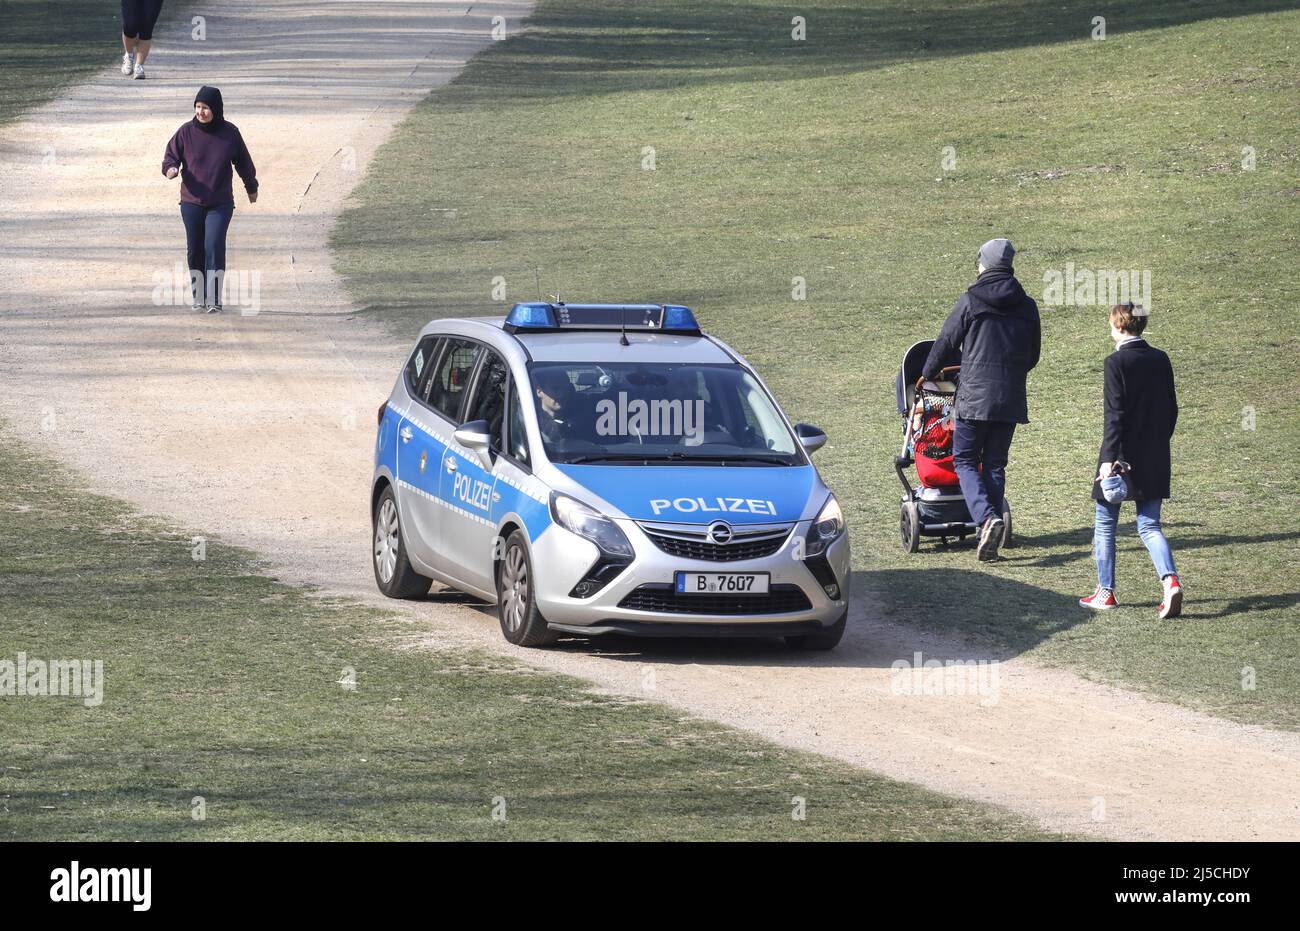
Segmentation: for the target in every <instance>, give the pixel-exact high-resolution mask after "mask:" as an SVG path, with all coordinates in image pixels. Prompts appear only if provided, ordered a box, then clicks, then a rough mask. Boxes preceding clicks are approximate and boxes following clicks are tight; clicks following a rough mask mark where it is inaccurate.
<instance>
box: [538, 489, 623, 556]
mask: <svg viewBox="0 0 1300 931" xmlns="http://www.w3.org/2000/svg"><path fill="white" fill-rule="evenodd" d="M551 517H553V518H554V519H555V522H556V523H557V524H559V525H560V526H561V527H563V528H564V529H565V530H569V531H572V532H573V533H576V534H577V535H578V536H580V537H584V538H585V539H588V540H590V541H591V542H592V543H595V544H596V546H598V547H600V551H601V552H602V553H605V554H607V555H609V556H621V557H628V558H630V557H631V556H632V554H633V551H632V544H631V543H629V542H628V539H627V536H626V535H625V534H624V533H623V531H621V530H619V529H618V525H617V524H615V523H614V522H613V521H612V520H610V519H609V518H608V517H606V516H605V515H604V514H602V513H600V512H599V511H597V510H594V509H592V508H589V507H587V505H585V504H583V503H582V502H581V501H579V500H578V499H576V498H570V497H569V496H568V495H562V494H560V493H559V492H554V491H553V492H551Z"/></svg>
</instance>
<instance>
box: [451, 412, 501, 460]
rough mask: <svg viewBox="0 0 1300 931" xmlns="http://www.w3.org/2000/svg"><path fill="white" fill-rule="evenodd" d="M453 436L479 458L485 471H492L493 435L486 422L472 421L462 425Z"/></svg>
mask: <svg viewBox="0 0 1300 931" xmlns="http://www.w3.org/2000/svg"><path fill="white" fill-rule="evenodd" d="M452 436H453V437H455V439H456V442H457V443H459V444H460V445H461V446H464V447H465V448H466V449H468V450H469V451H470V452H472V453H473V454H474V455H475V456H477V457H478V461H479V462H480V463H482V464H483V468H484V469H486V470H487V471H488V472H491V471H492V434H491V433H489V432H488V422H487V421H486V420H471V421H469V422H468V423H466V424H462V425H461V426H460V428H459V429H457V430H456V432H455V433H453V434H452Z"/></svg>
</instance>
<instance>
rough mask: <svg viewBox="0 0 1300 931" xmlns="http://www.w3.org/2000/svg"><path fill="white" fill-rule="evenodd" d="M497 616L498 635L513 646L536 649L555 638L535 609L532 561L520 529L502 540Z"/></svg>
mask: <svg viewBox="0 0 1300 931" xmlns="http://www.w3.org/2000/svg"><path fill="white" fill-rule="evenodd" d="M497 617H498V618H499V619H500V621H501V633H502V634H504V635H505V638H506V639H507V640H509V641H510V642H511V643H513V644H515V645H517V646H521V647H540V646H545V645H547V644H548V643H554V642H555V641H556V640H558V639H559V635H558V634H556V633H555V631H553V630H551V629H550V628H549V627H547V626H546V618H544V617H542V612H540V611H539V610H537V586H536V584H535V581H534V576H533V559H532V556H531V555H529V552H528V540H527V538H526V537H525V536H524V534H523V532H522V531H520V530H516V531H514V532H513V533H511V534H510V536H509V537H508V538H507V539H506V548H505V552H504V553H503V554H502V556H501V562H500V563H499V564H498V566H497Z"/></svg>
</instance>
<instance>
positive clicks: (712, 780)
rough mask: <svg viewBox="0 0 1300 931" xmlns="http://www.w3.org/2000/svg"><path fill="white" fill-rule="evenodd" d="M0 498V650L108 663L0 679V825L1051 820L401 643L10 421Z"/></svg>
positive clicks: (794, 835)
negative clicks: (44, 686) (69, 473)
mask: <svg viewBox="0 0 1300 931" xmlns="http://www.w3.org/2000/svg"><path fill="white" fill-rule="evenodd" d="M0 521H3V527H4V532H3V533H0V661H8V662H10V663H13V664H16V663H17V662H18V654H19V653H20V652H22V653H25V654H26V655H27V657H28V660H29V661H34V660H43V661H48V660H53V659H60V660H68V659H80V660H92V661H93V660H101V661H102V662H103V671H104V690H103V701H102V704H99V705H97V706H93V707H87V706H86V704H85V703H84V702H83V700H81V699H79V698H77V697H73V696H41V695H30V694H28V695H8V696H0V747H3V748H4V754H3V766H0V813H2V814H0V839H5V840H185V839H208V840H217V839H220V840H255V839H258V840H261V839H266V840H270V839H276V840H326V839H440V840H446V839H532V840H539V839H571V840H572V839H598V838H606V839H623V840H633V839H635V840H641V839H710V840H715V839H716V840H721V839H773V840H775V839H807V840H812V839H817V840H826V839H889V840H912V839H916V840H937V839H949V840H959V839H970V840H977V839H978V840H986V839H1048V838H1051V837H1054V836H1055V835H1046V834H1044V833H1043V832H1041V831H1039V830H1037V829H1036V828H1034V827H1033V826H1031V825H1029V824H1026V823H1025V822H1024V821H1023V820H1021V819H1019V818H1017V817H1013V816H1011V815H1008V814H1006V813H1005V812H1002V811H1000V810H997V809H993V808H989V807H986V806H982V805H978V804H975V803H971V802H965V801H960V800H956V799H951V798H946V797H943V796H939V795H936V794H934V793H930V792H926V791H923V790H920V789H918V788H916V787H914V786H910V785H906V784H902V783H898V782H892V781H889V780H886V779H882V778H879V777H876V776H873V775H871V774H869V773H865V772H863V771H861V770H857V769H854V768H852V767H849V766H846V765H842V764H839V763H835V762H832V761H829V760H826V759H823V758H820V757H817V756H813V755H810V754H804V753H797V752H794V751H789V750H785V749H782V748H779V747H776V746H774V745H772V744H768V743H764V742H763V741H760V740H758V739H755V738H751V737H749V736H747V735H744V734H741V733H739V732H737V731H734V730H730V729H728V728H724V727H722V726H720V725H714V724H711V723H708V722H704V721H699V720H694V719H688V718H686V717H684V716H683V715H681V714H679V713H677V712H674V711H671V710H669V709H667V708H665V707H663V706H659V705H655V704H650V703H644V702H633V701H626V700H619V699H615V698H609V697H602V696H598V695H594V694H592V693H590V692H588V691H586V690H585V689H584V687H583V685H582V683H580V682H578V681H576V680H573V679H569V678H565V677H561V676H557V675H552V674H542V673H538V672H535V671H532V670H530V669H527V668H525V667H522V666H519V665H517V664H514V663H512V662H509V661H507V660H505V659H503V658H500V657H494V656H490V655H486V654H479V653H467V652H453V651H446V652H429V651H428V650H424V649H421V650H404V649H402V646H403V644H404V643H407V642H410V641H412V640H415V639H418V631H416V630H415V629H414V628H412V627H410V626H408V625H407V624H406V623H405V622H403V621H401V620H400V619H397V618H395V617H394V616H393V615H391V614H388V613H386V612H379V611H371V610H366V609H361V608H358V607H355V606H348V605H344V604H337V603H330V602H328V601H326V600H323V599H321V598H319V597H315V596H312V595H309V594H307V593H304V592H302V591H301V590H299V589H296V588H293V587H290V586H287V585H284V584H281V583H279V582H277V581H276V580H274V579H272V578H268V577H267V576H266V575H265V573H264V571H263V570H262V569H261V568H259V566H258V565H257V564H256V563H255V562H254V560H253V559H252V558H251V557H250V556H249V555H248V554H246V553H243V552H240V551H238V550H236V549H232V548H230V547H227V546H224V545H222V544H221V543H220V542H219V541H208V543H207V548H206V553H205V554H204V555H205V556H206V558H205V559H203V560H195V558H194V549H193V543H192V538H191V536H190V535H189V534H185V533H179V532H176V531H175V530H174V529H170V528H167V527H164V526H161V525H159V524H157V523H155V522H153V521H151V520H147V519H144V518H141V517H139V516H137V515H134V514H133V513H132V512H131V511H130V510H129V509H127V508H126V507H125V506H123V505H121V504H120V503H118V502H115V501H113V500H110V499H106V498H102V497H96V496H92V495H89V494H86V493H84V492H80V491H77V490H76V489H75V488H73V487H72V486H71V485H70V484H69V482H68V480H67V479H66V477H63V476H61V475H60V474H59V472H58V469H57V467H55V466H54V465H53V464H52V463H50V462H49V461H47V460H45V459H42V458H39V457H37V456H35V455H33V454H31V453H29V452H24V451H23V450H22V448H21V447H20V446H18V445H17V444H16V443H15V442H14V438H13V436H12V434H4V433H0ZM349 670H351V678H350V679H349V678H348V677H349V672H348V671H349ZM341 680H342V682H341ZM348 681H354V682H355V688H352V689H349V688H345V686H344V684H342V683H344V682H348ZM2 682H3V678H0V683H2ZM796 796H798V797H802V798H803V799H805V800H806V814H807V817H806V819H805V820H795V819H794V818H793V817H792V812H793V810H794V802H793V801H792V799H793V798H794V797H796ZM196 797H201V798H202V799H203V802H202V804H203V806H204V812H203V814H204V815H205V817H204V819H203V820H196V819H195V818H194V817H193V814H194V812H195V810H196V809H195V801H194V800H195V798H196ZM498 799H501V800H504V802H503V803H502V802H498V801H496V800H498ZM501 804H504V809H502V808H501V807H500V806H501ZM494 810H495V811H497V812H500V811H502V810H504V814H505V819H504V820H496V819H494V817H493V813H494Z"/></svg>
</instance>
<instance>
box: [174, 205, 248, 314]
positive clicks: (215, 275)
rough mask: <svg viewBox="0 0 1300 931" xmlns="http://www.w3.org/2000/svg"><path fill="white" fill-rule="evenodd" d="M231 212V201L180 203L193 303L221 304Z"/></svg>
mask: <svg viewBox="0 0 1300 931" xmlns="http://www.w3.org/2000/svg"><path fill="white" fill-rule="evenodd" d="M234 213H235V205H234V204H222V205H221V206H220V207H200V206H199V205H198V204H181V220H182V221H184V223H185V254H186V258H187V259H188V260H189V266H190V290H191V293H192V296H193V298H194V303H196V304H202V305H205V306H211V305H214V304H215V305H216V306H217V307H220V306H221V279H222V278H223V277H224V276H225V274H226V230H228V229H229V228H230V218H231V217H232V216H234Z"/></svg>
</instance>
